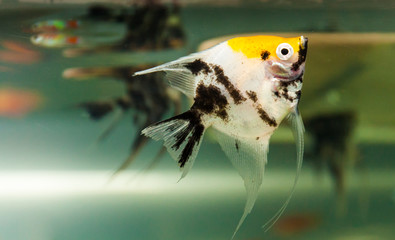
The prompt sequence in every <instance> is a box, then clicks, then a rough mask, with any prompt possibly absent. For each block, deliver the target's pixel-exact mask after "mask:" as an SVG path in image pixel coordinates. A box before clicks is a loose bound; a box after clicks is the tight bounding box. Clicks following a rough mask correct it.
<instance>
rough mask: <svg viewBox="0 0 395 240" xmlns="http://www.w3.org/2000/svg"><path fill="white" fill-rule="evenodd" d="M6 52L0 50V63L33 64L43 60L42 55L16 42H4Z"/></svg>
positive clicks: (2, 43)
mask: <svg viewBox="0 0 395 240" xmlns="http://www.w3.org/2000/svg"><path fill="white" fill-rule="evenodd" d="M1 45H2V46H3V47H4V48H5V50H0V61H3V62H7V63H19V64H32V63H35V62H38V61H39V60H41V53H40V52H37V51H34V50H32V49H30V48H28V47H26V46H25V45H24V44H22V43H18V42H15V41H8V40H5V41H2V42H1Z"/></svg>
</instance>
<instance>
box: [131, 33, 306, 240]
mask: <svg viewBox="0 0 395 240" xmlns="http://www.w3.org/2000/svg"><path fill="white" fill-rule="evenodd" d="M306 54H307V38H306V37H303V36H301V37H295V38H282V37H275V36H251V37H238V38H233V39H230V40H228V41H225V42H222V43H220V44H218V45H216V46H214V47H212V48H210V49H208V50H205V51H202V52H198V53H194V54H191V55H189V56H186V57H182V58H180V59H178V60H175V61H172V62H169V63H165V64H163V65H160V66H157V67H154V68H150V69H148V70H143V71H139V72H136V73H135V75H142V74H148V73H153V72H158V71H164V72H166V78H167V79H168V81H169V83H170V85H171V86H172V87H174V88H176V89H178V90H179V91H181V92H183V93H184V94H185V95H187V96H188V97H190V98H193V100H194V102H193V105H192V107H191V108H190V109H189V110H188V111H186V112H184V113H182V114H180V115H178V116H175V117H172V118H170V119H167V120H164V121H161V122H158V123H156V124H153V125H151V126H149V127H147V128H145V129H144V130H143V131H142V134H144V135H145V136H148V137H151V138H153V139H154V140H163V141H164V146H165V147H166V148H167V150H168V152H169V153H170V154H171V156H172V157H173V158H174V159H175V160H176V161H177V162H178V164H179V167H180V168H181V169H182V175H181V178H183V177H185V176H186V175H187V173H188V171H189V170H190V169H191V167H192V165H193V163H194V161H195V158H196V155H197V153H198V151H199V147H200V144H201V142H202V138H203V135H204V132H205V131H206V129H207V128H209V127H211V128H213V129H214V130H215V134H216V136H217V140H218V142H219V144H220V145H221V148H222V150H223V151H224V152H225V154H226V155H227V156H228V157H229V158H230V160H231V162H232V164H233V165H234V167H235V168H236V169H237V171H238V172H239V174H240V175H241V177H242V178H243V180H244V186H245V188H246V191H247V201H246V205H245V208H244V213H243V215H242V217H241V219H240V221H239V224H238V225H237V227H236V230H235V232H234V234H233V237H234V236H235V234H236V232H237V231H238V229H239V228H240V226H241V224H242V223H243V221H244V219H245V218H246V216H247V215H248V214H249V213H250V212H251V210H252V208H253V206H254V203H255V201H256V199H257V197H258V191H259V188H260V186H261V184H262V178H263V173H264V168H265V164H266V162H267V153H268V146H269V139H270V137H271V135H272V134H273V132H274V131H275V130H276V128H277V127H278V126H279V125H280V123H281V121H282V120H283V119H284V118H285V117H286V116H289V119H290V120H291V122H292V123H293V124H292V125H293V130H294V136H295V138H296V146H297V171H296V177H295V181H294V185H293V187H292V189H291V193H290V194H289V196H288V198H287V199H286V201H285V203H284V205H283V206H282V207H281V208H280V210H279V211H278V212H277V214H276V215H275V216H274V217H273V218H272V219H271V220H269V221H268V222H267V224H265V226H269V227H270V226H271V225H273V224H274V222H275V221H276V220H277V219H278V218H279V216H280V215H281V214H282V212H283V211H284V209H285V207H286V205H287V204H288V202H289V200H290V198H291V196H292V193H293V191H294V189H295V185H296V182H297V179H298V176H299V173H300V169H301V164H302V158H303V132H304V128H303V122H302V119H301V116H300V114H299V112H298V102H299V99H300V96H301V89H302V82H303V74H304V70H305V61H306Z"/></svg>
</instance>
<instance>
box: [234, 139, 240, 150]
mask: <svg viewBox="0 0 395 240" xmlns="http://www.w3.org/2000/svg"><path fill="white" fill-rule="evenodd" d="M235 147H236V151H237V152H239V143H238V141H237V139H236V140H235Z"/></svg>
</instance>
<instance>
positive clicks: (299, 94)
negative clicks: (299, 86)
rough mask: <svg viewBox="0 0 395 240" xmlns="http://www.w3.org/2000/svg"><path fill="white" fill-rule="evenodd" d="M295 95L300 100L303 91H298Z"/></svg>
mask: <svg viewBox="0 0 395 240" xmlns="http://www.w3.org/2000/svg"><path fill="white" fill-rule="evenodd" d="M295 94H296V99H298V100H299V99H300V97H301V96H302V91H301V90H299V91H296V92H295Z"/></svg>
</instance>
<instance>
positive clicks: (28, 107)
mask: <svg viewBox="0 0 395 240" xmlns="http://www.w3.org/2000/svg"><path fill="white" fill-rule="evenodd" d="M42 102H43V98H42V96H41V95H40V94H38V93H37V92H35V91H32V90H20V89H13V88H1V89H0V117H9V118H20V117H23V116H25V115H26V114H28V113H30V112H31V111H33V110H35V109H37V108H38V107H39V106H40V104H41V103H42Z"/></svg>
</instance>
